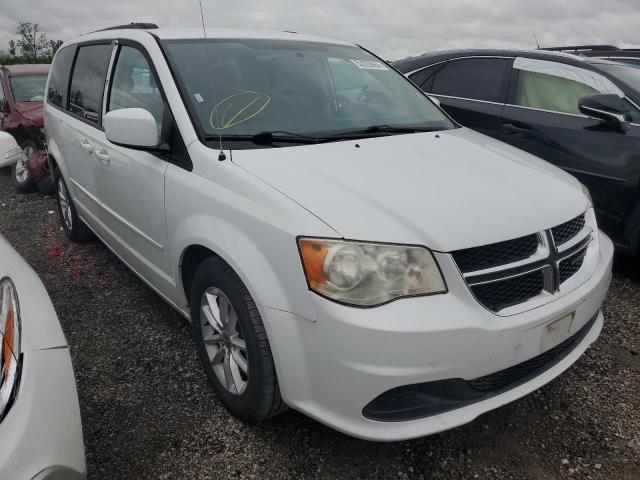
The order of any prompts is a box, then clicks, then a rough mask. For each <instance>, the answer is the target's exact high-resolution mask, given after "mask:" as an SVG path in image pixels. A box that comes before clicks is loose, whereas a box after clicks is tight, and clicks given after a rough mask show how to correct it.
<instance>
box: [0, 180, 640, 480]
mask: <svg viewBox="0 0 640 480" xmlns="http://www.w3.org/2000/svg"><path fill="white" fill-rule="evenodd" d="M54 210H55V202H54V200H53V199H52V198H51V197H45V196H42V195H39V194H32V195H23V194H18V193H16V192H15V190H14V189H13V187H12V186H11V181H10V177H9V172H8V171H7V170H0V232H1V233H2V234H3V235H5V236H6V237H7V238H8V239H9V241H10V242H11V243H12V244H13V245H14V246H15V247H16V248H17V250H18V251H19V252H20V253H21V254H22V255H23V256H24V257H25V258H26V259H27V261H28V262H29V263H30V264H31V266H32V267H33V268H34V269H35V270H36V271H37V272H38V274H39V275H40V277H41V278H42V280H43V281H44V284H45V286H46V287H47V290H48V291H49V294H50V295H51V299H52V301H53V304H54V306H55V308H56V311H57V312H58V316H59V317H60V321H61V323H62V327H63V328H64V331H65V333H66V335H67V339H68V341H69V343H70V345H71V352H72V356H73V362H74V367H75V374H76V380H77V384H78V393H79V397H80V405H81V410H82V420H83V428H84V438H85V445H86V455H87V465H88V472H89V478H90V479H91V480H98V479H110V480H111V479H147V478H157V479H218V478H224V479H227V478H231V479H235V478H240V479H250V478H256V479H263V478H296V479H298V478H300V479H301V478H321V479H333V478H349V479H353V478H395V479H467V478H480V479H503V478H504V479H560V478H589V479H590V478H593V479H630V480H631V479H633V480H637V479H638V478H640V377H639V373H640V325H639V318H640V262H636V261H633V260H630V259H625V258H618V259H617V261H616V267H615V276H614V280H613V284H612V288H611V290H610V293H609V296H608V298H607V301H606V302H605V305H604V312H605V317H606V324H605V328H604V331H603V333H602V336H601V337H600V339H599V340H598V342H597V343H596V344H595V345H594V346H593V347H592V348H590V349H589V350H588V351H587V352H586V354H585V355H584V356H583V357H582V358H581V359H580V360H579V361H578V362H577V364H576V365H575V366H573V367H572V368H571V369H570V370H569V371H568V372H566V373H565V374H564V375H562V376H560V377H559V378H558V379H556V380H554V381H553V382H551V383H550V384H549V385H547V386H546V387H544V388H543V389H541V390H539V391H537V392H535V393H534V394H532V395H529V396H528V397H525V398H523V399H521V400H519V401H516V402H514V403H511V404H509V405H507V406H505V407H502V408H500V409H498V410H497V411H494V412H491V413H488V414H486V415H483V416H482V417H480V418H478V419H477V420H476V421H474V422H473V423H471V424H469V425H466V426H464V427H462V428H458V429H456V430H453V431H449V432H446V433H443V434H439V435H435V436H431V437H427V438H424V439H420V440H415V441H411V442H400V443H392V444H378V443H370V442H365V441H361V440H356V439H353V438H350V437H347V436H345V435H342V434H340V433H337V432H334V431H333V430H330V429H328V428H326V427H324V426H322V425H320V424H319V423H317V422H315V421H314V420H311V419H309V418H307V417H305V416H303V415H301V414H299V413H297V412H294V411H287V412H286V413H284V414H283V415H281V416H279V417H277V418H275V419H272V420H270V421H268V422H266V423H264V424H261V425H259V426H248V425H244V424H242V423H241V422H239V421H238V420H236V419H234V418H233V417H231V416H230V415H229V414H228V413H227V411H226V410H225V409H224V407H223V406H222V405H221V403H220V402H219V401H218V400H217V399H216V397H215V396H214V394H213V393H212V390H211V389H210V388H209V385H208V384H207V381H206V378H205V375H204V373H203V370H202V369H201V367H200V365H199V363H198V361H197V358H196V353H195V349H194V346H193V343H192V340H191V336H190V331H189V326H188V325H187V324H186V323H185V321H184V320H183V319H182V317H180V315H178V314H177V313H175V312H174V311H173V310H172V309H171V308H170V307H168V306H167V305H166V304H165V303H164V302H163V301H162V300H161V299H160V298H159V297H158V296H157V295H155V294H154V293H153V292H152V291H151V290H150V289H148V288H147V287H146V286H145V285H144V284H143V283H142V282H141V281H140V280H138V278H137V277H135V276H134V275H133V274H132V273H130V272H129V271H128V270H127V269H126V267H124V266H123V265H122V264H121V263H120V262H119V261H118V260H117V259H116V258H115V257H114V256H113V255H112V254H111V253H110V252H109V251H108V250H107V248H106V247H104V246H103V245H102V244H101V243H100V242H98V241H94V242H91V243H88V244H84V245H72V244H69V243H68V242H67V241H66V239H65V237H64V236H63V233H62V231H61V229H60V228H59V220H58V216H57V212H56V213H54Z"/></svg>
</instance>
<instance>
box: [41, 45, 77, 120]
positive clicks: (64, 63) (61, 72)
mask: <svg viewBox="0 0 640 480" xmlns="http://www.w3.org/2000/svg"><path fill="white" fill-rule="evenodd" d="M75 52H76V49H75V46H74V45H71V46H68V47H64V48H62V49H61V50H60V51H59V52H58V54H57V55H56V58H55V59H54V61H53V65H52V66H51V73H50V74H49V89H48V91H47V102H49V103H51V104H52V105H56V106H58V107H61V108H66V106H67V91H68V87H69V74H70V73H71V65H72V64H73V57H74V55H75Z"/></svg>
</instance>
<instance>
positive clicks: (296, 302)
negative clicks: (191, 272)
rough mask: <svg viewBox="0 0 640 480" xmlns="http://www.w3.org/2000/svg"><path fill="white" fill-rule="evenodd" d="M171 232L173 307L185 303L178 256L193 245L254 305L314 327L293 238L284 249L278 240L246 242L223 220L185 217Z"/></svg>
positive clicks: (243, 234)
mask: <svg viewBox="0 0 640 480" xmlns="http://www.w3.org/2000/svg"><path fill="white" fill-rule="evenodd" d="M172 230H173V232H174V235H175V237H174V239H173V240H172V242H171V243H172V245H175V246H176V248H177V252H179V253H180V254H179V255H178V256H177V258H178V264H177V265H176V266H175V267H176V268H175V271H176V272H178V275H177V279H176V281H177V283H178V284H179V285H180V288H179V295H180V298H178V304H180V305H186V303H187V302H188V298H187V295H186V294H185V289H184V285H183V283H182V259H183V257H184V253H185V251H186V250H187V248H189V247H190V246H194V245H199V246H202V247H205V248H207V249H209V250H211V251H212V252H214V253H215V254H216V255H218V256H219V257H220V258H222V259H223V260H224V261H225V262H227V263H228V264H229V265H230V266H231V268H233V270H234V271H235V272H236V273H237V274H238V276H239V277H240V279H241V280H242V281H243V283H244V284H245V285H246V287H247V289H248V290H249V292H250V293H251V296H252V297H253V299H254V301H255V302H256V303H257V304H259V305H262V306H264V307H268V308H273V309H277V310H285V311H288V312H294V313H295V314H297V315H299V316H301V317H304V318H306V319H307V320H310V321H315V314H314V311H313V307H312V306H311V302H310V300H309V293H308V290H307V285H306V281H305V278H304V272H303V270H302V266H301V265H300V259H299V256H298V253H297V246H296V244H295V238H293V239H292V241H291V242H286V244H285V240H284V239H279V240H275V239H273V238H272V239H269V238H268V237H267V236H261V237H259V238H258V237H252V236H250V235H247V234H246V232H244V231H242V230H241V229H239V228H238V227H237V226H236V225H234V224H232V223H230V222H229V221H227V220H226V219H224V218H221V217H218V216H211V215H204V214H198V215H190V216H189V217H187V218H184V219H182V221H180V222H179V223H178V224H177V225H176V228H175V229H172ZM278 242H282V243H280V244H277V243H278ZM267 243H268V245H267ZM268 252H274V253H272V254H271V255H270V254H269V253H268ZM296 262H297V263H296ZM298 265H300V266H299V267H298Z"/></svg>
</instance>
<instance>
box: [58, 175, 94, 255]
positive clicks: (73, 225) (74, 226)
mask: <svg viewBox="0 0 640 480" xmlns="http://www.w3.org/2000/svg"><path fill="white" fill-rule="evenodd" d="M53 181H54V189H55V194H56V204H57V205H58V215H60V223H62V228H63V229H64V233H65V234H66V235H67V237H68V238H69V240H71V241H73V242H78V243H81V242H86V241H88V240H91V239H92V238H93V232H92V231H91V230H90V229H89V227H87V226H86V225H85V224H84V222H83V221H82V220H80V217H78V212H77V211H76V206H75V204H74V203H73V199H72V198H71V195H69V189H68V188H67V184H66V182H65V180H64V177H63V176H62V174H61V173H60V170H59V169H57V168H56V169H55V170H54V172H53ZM63 188H64V191H63V192H64V194H65V197H66V198H67V200H68V202H69V209H70V212H69V218H70V219H71V220H70V225H69V224H68V223H67V221H66V220H65V218H64V215H63V213H62V208H63V207H62V202H61V195H60V190H61V189H63Z"/></svg>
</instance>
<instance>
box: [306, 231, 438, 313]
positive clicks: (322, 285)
mask: <svg viewBox="0 0 640 480" xmlns="http://www.w3.org/2000/svg"><path fill="white" fill-rule="evenodd" d="M298 246H299V248H300V255H301V257H302V263H303V265H304V271H305V275H306V276H307V283H308V284H309V288H310V289H311V290H313V291H314V292H316V293H319V294H320V295H323V296H325V297H327V298H330V299H332V300H335V301H338V302H342V303H347V304H350V305H357V306H361V307H373V306H376V305H381V304H383V303H387V302H390V301H392V300H395V299H397V298H401V297H411V296H417V295H431V294H436V293H446V292H447V286H446V284H445V282H444V278H442V273H441V272H440V268H439V267H438V264H437V263H436V261H435V259H434V258H433V255H432V254H431V252H430V251H429V250H427V249H426V248H424V247H414V246H402V245H388V244H379V243H363V242H352V241H346V240H327V239H321V238H301V239H299V240H298Z"/></svg>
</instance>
